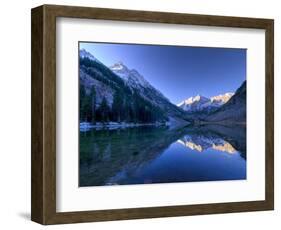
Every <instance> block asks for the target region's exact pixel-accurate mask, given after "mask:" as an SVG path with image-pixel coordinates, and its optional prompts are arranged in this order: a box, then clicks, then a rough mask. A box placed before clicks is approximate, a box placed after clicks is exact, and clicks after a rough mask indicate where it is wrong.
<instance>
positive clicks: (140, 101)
mask: <svg viewBox="0 0 281 230" xmlns="http://www.w3.org/2000/svg"><path fill="white" fill-rule="evenodd" d="M80 68H82V69H83V71H85V72H86V73H87V74H88V75H89V76H91V77H93V78H95V79H96V80H99V81H101V82H103V83H104V84H106V85H110V87H111V88H112V89H114V91H115V93H114V95H113V102H112V105H109V103H108V101H107V100H106V98H102V100H98V101H99V103H97V97H98V95H97V93H96V90H95V86H94V85H93V86H91V87H89V86H88V90H87V91H86V89H85V87H84V86H83V85H82V84H80V102H79V104H80V110H79V111H80V122H83V121H87V122H92V123H95V122H109V121H114V122H134V123H152V122H156V121H160V122H163V121H166V120H167V119H166V116H165V115H164V113H163V111H162V110H161V109H160V108H159V107H157V106H154V105H153V104H152V103H150V102H149V101H148V100H146V99H144V98H143V97H142V96H141V95H140V94H139V93H138V91H137V90H132V89H130V88H129V87H128V86H126V84H125V83H124V81H123V80H122V79H121V78H120V77H119V76H117V75H116V74H114V73H113V72H112V71H110V70H108V69H107V68H106V67H105V66H103V65H102V64H100V63H97V62H94V61H92V60H90V59H88V58H80ZM97 70H98V71H97ZM89 88H90V89H89Z"/></svg>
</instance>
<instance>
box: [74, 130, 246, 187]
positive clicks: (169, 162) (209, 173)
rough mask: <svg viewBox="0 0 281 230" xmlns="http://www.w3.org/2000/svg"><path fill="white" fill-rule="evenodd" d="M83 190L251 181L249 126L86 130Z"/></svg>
mask: <svg viewBox="0 0 281 230" xmlns="http://www.w3.org/2000/svg"><path fill="white" fill-rule="evenodd" d="M79 168H80V169H79V174H80V175H79V186H100V185H125V184H147V183H169V182H195V181H216V180H241V179H246V129H245V127H244V126H235V127H227V126H215V125H208V126H200V127H186V128H182V129H178V130H169V129H168V128H167V127H137V128H127V129H117V130H89V131H87V132H80V167H79Z"/></svg>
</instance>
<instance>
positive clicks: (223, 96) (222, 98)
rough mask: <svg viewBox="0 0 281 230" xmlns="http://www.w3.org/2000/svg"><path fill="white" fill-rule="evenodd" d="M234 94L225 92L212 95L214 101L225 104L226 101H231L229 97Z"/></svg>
mask: <svg viewBox="0 0 281 230" xmlns="http://www.w3.org/2000/svg"><path fill="white" fill-rule="evenodd" d="M233 95H234V93H225V94H220V95H217V96H214V97H211V101H212V102H219V103H221V104H225V103H226V102H228V101H229V99H230V98H231V97H232V96H233Z"/></svg>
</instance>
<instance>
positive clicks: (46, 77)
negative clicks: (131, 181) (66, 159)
mask: <svg viewBox="0 0 281 230" xmlns="http://www.w3.org/2000/svg"><path fill="white" fill-rule="evenodd" d="M57 17H71V18H85V19H103V20H120V21H130V22H149V23H170V24H186V25H203V26H218V27H237V28H255V29H264V30H265V34H266V44H265V47H266V51H265V54H266V57H265V60H266V63H265V66H266V86H265V87H266V140H265V141H266V142H265V143H266V154H265V156H266V160H265V162H266V165H265V169H266V170H265V178H266V182H265V200H264V201H248V202H232V203H215V204H196V205H181V206H164V207H148V208H130V209H112V210H99V211H78V212H57V211H56V18H57ZM273 40H274V21H273V20H271V19H257V18H240V17H225V16H209V15H194V14H179V13H163V12H147V11H131V10H117V9H103V8H89V7H74V6H57V5H43V6H39V7H37V8H34V9H32V50H31V52H32V158H31V162H32V170H31V172H32V178H31V179H32V187H31V192H32V205H31V219H32V220H33V221H35V222H38V223H41V224H64V223H77V222H91V221H110V220H124V219H139V218H157V217H170V216H186V215H199V214H200V215H201V214H215V213H231V212H245V211H259V210H273V208H274V76H273V69H274V66H273V61H274V43H273Z"/></svg>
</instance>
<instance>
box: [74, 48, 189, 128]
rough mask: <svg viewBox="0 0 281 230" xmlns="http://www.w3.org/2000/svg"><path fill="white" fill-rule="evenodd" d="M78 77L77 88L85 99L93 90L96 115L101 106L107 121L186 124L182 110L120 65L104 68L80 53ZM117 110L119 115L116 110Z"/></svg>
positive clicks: (136, 74) (123, 65)
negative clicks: (120, 109) (140, 120)
mask: <svg viewBox="0 0 281 230" xmlns="http://www.w3.org/2000/svg"><path fill="white" fill-rule="evenodd" d="M79 75H80V87H82V91H83V90H84V91H85V95H86V96H87V95H88V96H89V95H90V94H91V93H92V90H94V98H95V100H94V104H95V109H96V111H97V112H98V109H99V108H100V107H101V105H102V104H103V107H104V108H105V104H106V105H107V107H106V110H108V111H109V113H108V115H107V116H106V119H107V120H112V119H113V120H115V121H116V120H117V121H126V122H127V121H133V120H135V119H136V118H137V119H140V117H141V119H142V122H150V121H151V122H155V121H161V122H163V121H166V122H167V121H168V122H172V123H187V122H188V118H187V116H186V113H185V112H184V111H183V110H182V109H180V108H178V107H177V106H176V105H174V104H172V103H171V102H170V101H169V100H168V99H167V98H166V97H165V96H164V95H163V94H162V93H161V92H159V91H158V90H157V89H155V88H154V87H153V86H152V85H150V83H149V82H148V81H147V80H146V79H145V78H144V77H143V76H142V75H141V74H140V73H138V71H136V70H134V69H129V68H128V67H127V66H126V65H125V64H123V63H122V62H118V63H116V64H115V65H113V66H111V67H109V68H108V67H107V66H105V65H103V64H102V63H101V62H100V61H99V60H98V59H96V58H95V57H94V56H93V55H92V54H91V53H89V52H87V51H86V50H85V49H82V50H80V66H79ZM80 94H81V93H80ZM82 94H83V92H82ZM81 103H82V102H81ZM81 103H80V104H81ZM82 104H83V103H82ZM121 107H122V111H119V109H118V108H121ZM82 110H83V109H82ZM111 110H112V111H111ZM113 110H114V111H113ZM92 112H93V111H92ZM88 113H90V111H89V112H88ZM116 113H117V114H116ZM123 113H126V114H123ZM102 114H103V113H101V115H102ZM97 115H99V114H97ZM111 115H112V117H110V116H111ZM82 117H83V116H82ZM87 120H88V119H87Z"/></svg>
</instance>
